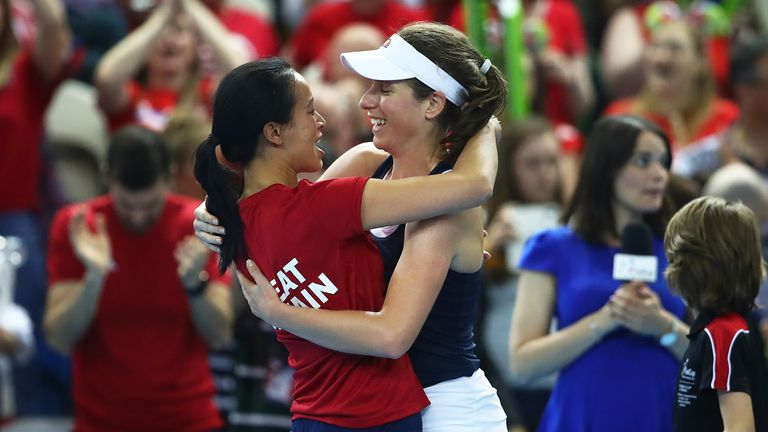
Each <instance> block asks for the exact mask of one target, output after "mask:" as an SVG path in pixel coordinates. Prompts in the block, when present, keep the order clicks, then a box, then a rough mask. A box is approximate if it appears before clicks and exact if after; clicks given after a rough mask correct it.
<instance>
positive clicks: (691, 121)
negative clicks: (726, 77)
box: [605, 20, 739, 151]
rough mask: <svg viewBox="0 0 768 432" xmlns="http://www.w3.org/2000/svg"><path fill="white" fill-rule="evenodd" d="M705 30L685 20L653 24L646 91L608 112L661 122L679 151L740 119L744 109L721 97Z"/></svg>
mask: <svg viewBox="0 0 768 432" xmlns="http://www.w3.org/2000/svg"><path fill="white" fill-rule="evenodd" d="M707 59H708V57H707V52H706V46H705V44H704V40H703V39H702V37H701V35H700V34H698V33H697V32H696V31H695V29H693V28H692V27H691V25H690V24H689V23H687V22H686V21H684V20H674V21H670V22H665V23H662V24H660V25H659V26H658V27H656V28H654V29H653V33H652V34H651V43H650V45H649V46H648V48H647V49H646V51H645V57H644V62H643V71H644V73H645V84H644V86H643V89H642V91H641V92H640V93H639V94H638V95H636V96H634V97H632V98H627V99H621V100H618V101H616V102H614V103H612V104H611V105H609V106H608V108H606V110H605V114H607V115H613V114H627V113H629V114H635V115H639V116H641V117H645V118H646V119H648V120H651V121H653V122H655V123H656V124H658V125H659V126H660V127H661V129H662V130H663V131H664V132H665V133H666V134H667V135H668V136H669V137H670V139H671V141H672V144H673V147H672V150H673V151H676V150H677V149H681V148H683V147H685V146H686V145H688V144H690V143H691V142H693V141H696V140H698V139H700V138H703V137H705V136H707V135H711V134H714V133H717V132H719V131H721V130H723V129H725V128H726V127H728V126H729V125H730V124H731V123H732V122H733V121H735V120H736V118H737V117H738V114H739V110H738V108H737V107H736V105H735V104H733V103H732V102H730V101H728V100H725V99H721V98H719V97H717V95H716V93H715V85H714V80H713V78H712V70H711V68H710V66H709V61H708V60H707Z"/></svg>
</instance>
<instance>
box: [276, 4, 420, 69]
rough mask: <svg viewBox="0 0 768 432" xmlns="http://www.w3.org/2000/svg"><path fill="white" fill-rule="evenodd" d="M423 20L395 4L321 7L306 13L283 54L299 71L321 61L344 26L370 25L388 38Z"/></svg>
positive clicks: (325, 5)
mask: <svg viewBox="0 0 768 432" xmlns="http://www.w3.org/2000/svg"><path fill="white" fill-rule="evenodd" d="M425 19H426V16H425V14H424V13H422V12H421V11H419V10H415V9H411V8H409V7H407V6H403V5H402V4H400V3H398V2H397V1H396V0H344V1H339V2H326V3H321V4H319V5H317V6H315V7H314V8H313V9H312V10H311V11H310V12H309V14H308V15H307V17H306V18H305V19H304V22H303V23H302V24H301V26H299V28H298V29H296V32H295V33H294V35H293V38H292V39H291V42H290V46H289V47H288V49H287V51H286V53H285V54H286V57H287V58H289V59H290V60H291V61H292V62H293V64H294V66H295V67H296V68H297V69H302V68H304V67H305V66H307V65H308V64H310V63H312V61H314V60H315V59H317V58H321V57H322V56H323V54H324V53H325V50H326V48H327V47H328V43H329V42H330V41H331V39H332V38H333V36H334V35H335V34H336V32H337V31H338V30H340V29H341V28H343V27H344V26H346V25H348V24H353V23H367V24H371V25H372V26H374V27H376V28H378V29H379V31H381V32H382V33H384V34H385V35H388V34H392V33H394V32H395V31H397V30H398V29H399V28H400V27H402V26H404V25H405V24H408V23H411V22H415V21H422V20H425Z"/></svg>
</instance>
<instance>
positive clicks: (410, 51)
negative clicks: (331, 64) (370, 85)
mask: <svg viewBox="0 0 768 432" xmlns="http://www.w3.org/2000/svg"><path fill="white" fill-rule="evenodd" d="M341 62H342V63H344V66H345V67H346V68H347V69H349V70H352V71H354V72H356V73H358V74H360V75H362V76H364V77H366V78H368V79H371V80H374V81H398V80H404V79H411V78H416V79H418V80H419V81H421V82H422V83H424V84H426V85H427V86H428V87H429V88H431V89H433V90H436V91H440V92H443V93H444V94H445V97H446V98H448V100H449V101H451V102H453V103H454V105H456V106H459V107H460V106H462V105H464V101H465V100H466V98H467V94H468V92H467V89H465V88H464V87H463V86H462V85H461V84H459V82H458V81H456V80H455V79H453V77H452V76H450V75H448V73H447V72H446V71H444V70H442V69H441V68H440V67H439V66H437V65H436V64H434V63H432V60H430V59H428V58H427V57H426V56H424V54H422V53H420V52H418V51H417V50H416V48H414V47H413V46H411V44H409V43H408V42H406V41H405V39H403V38H401V37H400V36H399V35H398V34H393V35H392V36H391V37H390V38H389V39H387V41H386V42H384V44H383V45H382V46H381V47H379V49H376V50H368V51H355V52H348V53H343V54H341Z"/></svg>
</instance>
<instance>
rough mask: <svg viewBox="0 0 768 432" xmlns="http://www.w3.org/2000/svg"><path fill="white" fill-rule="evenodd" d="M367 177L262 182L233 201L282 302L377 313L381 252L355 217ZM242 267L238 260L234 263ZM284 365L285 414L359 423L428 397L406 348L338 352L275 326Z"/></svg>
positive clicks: (379, 419) (398, 414)
mask: <svg viewBox="0 0 768 432" xmlns="http://www.w3.org/2000/svg"><path fill="white" fill-rule="evenodd" d="M367 180H368V179H367V178H362V177H357V178H348V179H338V180H331V181H323V182H318V183H312V182H309V181H306V180H304V181H302V182H300V183H299V184H298V186H296V187H295V188H293V189H291V188H289V187H287V186H285V185H272V186H270V187H268V188H266V189H264V190H263V191H261V192H259V193H256V194H254V195H251V196H249V197H247V198H244V199H243V200H241V202H240V216H241V217H242V220H243V229H244V231H243V236H244V238H245V244H246V249H247V254H248V256H249V257H251V258H252V259H253V260H254V262H255V263H256V265H258V266H259V268H260V269H261V270H262V272H263V273H264V275H265V276H266V277H267V279H270V280H271V281H272V284H273V286H274V287H275V290H276V291H277V293H278V295H279V296H280V298H281V299H282V300H283V302H285V303H288V304H293V305H295V306H298V307H313V308H323V309H334V310H367V311H378V310H380V309H381V306H382V304H383V302H384V275H383V264H382V261H381V256H380V255H379V251H378V249H377V248H376V245H375V244H374V243H373V241H372V240H371V239H370V237H369V235H368V234H367V233H365V232H364V231H363V227H362V219H361V213H360V212H361V204H362V193H363V188H364V187H365V183H366V181H367ZM238 267H239V269H240V270H241V271H242V272H243V274H248V273H247V271H245V266H244V262H242V260H240V262H238ZM277 337H278V339H279V340H280V342H282V343H283V344H284V345H285V347H286V348H287V349H288V351H289V357H288V363H289V365H290V366H291V367H293V368H294V370H295V371H296V372H295V375H294V390H293V404H292V405H291V412H292V413H293V418H294V419H296V418H308V419H314V420H319V421H322V422H326V423H330V424H333V425H337V426H342V427H350V428H363V427H373V426H378V425H382V424H385V423H389V422H392V421H395V420H398V419H401V418H404V417H406V416H409V415H412V414H415V413H418V412H419V411H420V410H421V409H422V408H424V407H425V406H427V405H428V404H429V401H428V400H427V398H426V396H425V395H424V392H423V390H422V388H421V385H420V384H419V381H418V380H417V379H416V376H415V374H414V372H413V368H412V367H411V362H410V361H409V360H408V357H407V356H403V357H400V358H399V359H397V360H391V359H385V358H379V357H370V356H361V355H352V354H344V353H340V352H336V351H332V350H329V349H326V348H323V347H320V346H318V345H315V344H314V343H311V342H308V341H306V340H304V339H301V338H299V337H297V336H294V335H293V334H291V333H288V332H286V331H283V330H277Z"/></svg>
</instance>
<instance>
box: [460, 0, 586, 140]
mask: <svg viewBox="0 0 768 432" xmlns="http://www.w3.org/2000/svg"><path fill="white" fill-rule="evenodd" d="M522 6H523V10H524V13H525V29H526V35H525V36H526V45H527V50H528V52H529V54H530V55H531V58H532V59H533V63H534V67H535V68H536V69H537V70H538V71H539V72H540V73H541V76H542V78H543V79H542V82H541V83H540V86H541V91H542V95H541V96H542V106H541V107H536V108H539V112H540V113H541V114H542V115H545V116H546V117H547V118H549V119H550V120H551V121H552V122H553V123H554V124H555V125H556V126H557V125H560V124H561V123H566V124H575V122H576V120H578V117H579V116H581V115H583V114H584V113H588V112H589V111H590V110H591V109H592V108H593V107H594V103H595V91H594V86H593V84H592V80H591V78H590V76H589V68H588V63H587V57H588V53H587V43H586V40H585V37H584V29H583V26H582V23H581V16H580V15H579V11H578V9H577V8H576V7H575V6H574V5H573V4H572V3H571V1H570V0H523V1H522ZM489 13H490V16H489V20H490V21H491V23H493V22H496V24H495V26H496V27H497V28H498V27H499V26H500V23H498V21H499V20H500V18H499V14H498V11H497V10H496V9H495V8H493V9H491V10H490V11H489ZM450 23H451V25H453V26H454V27H456V28H458V29H464V26H465V23H464V14H463V9H462V7H461V5H457V6H456V7H455V9H454V13H453V16H452V17H451V21H450ZM489 27H494V24H490V25H489Z"/></svg>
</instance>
